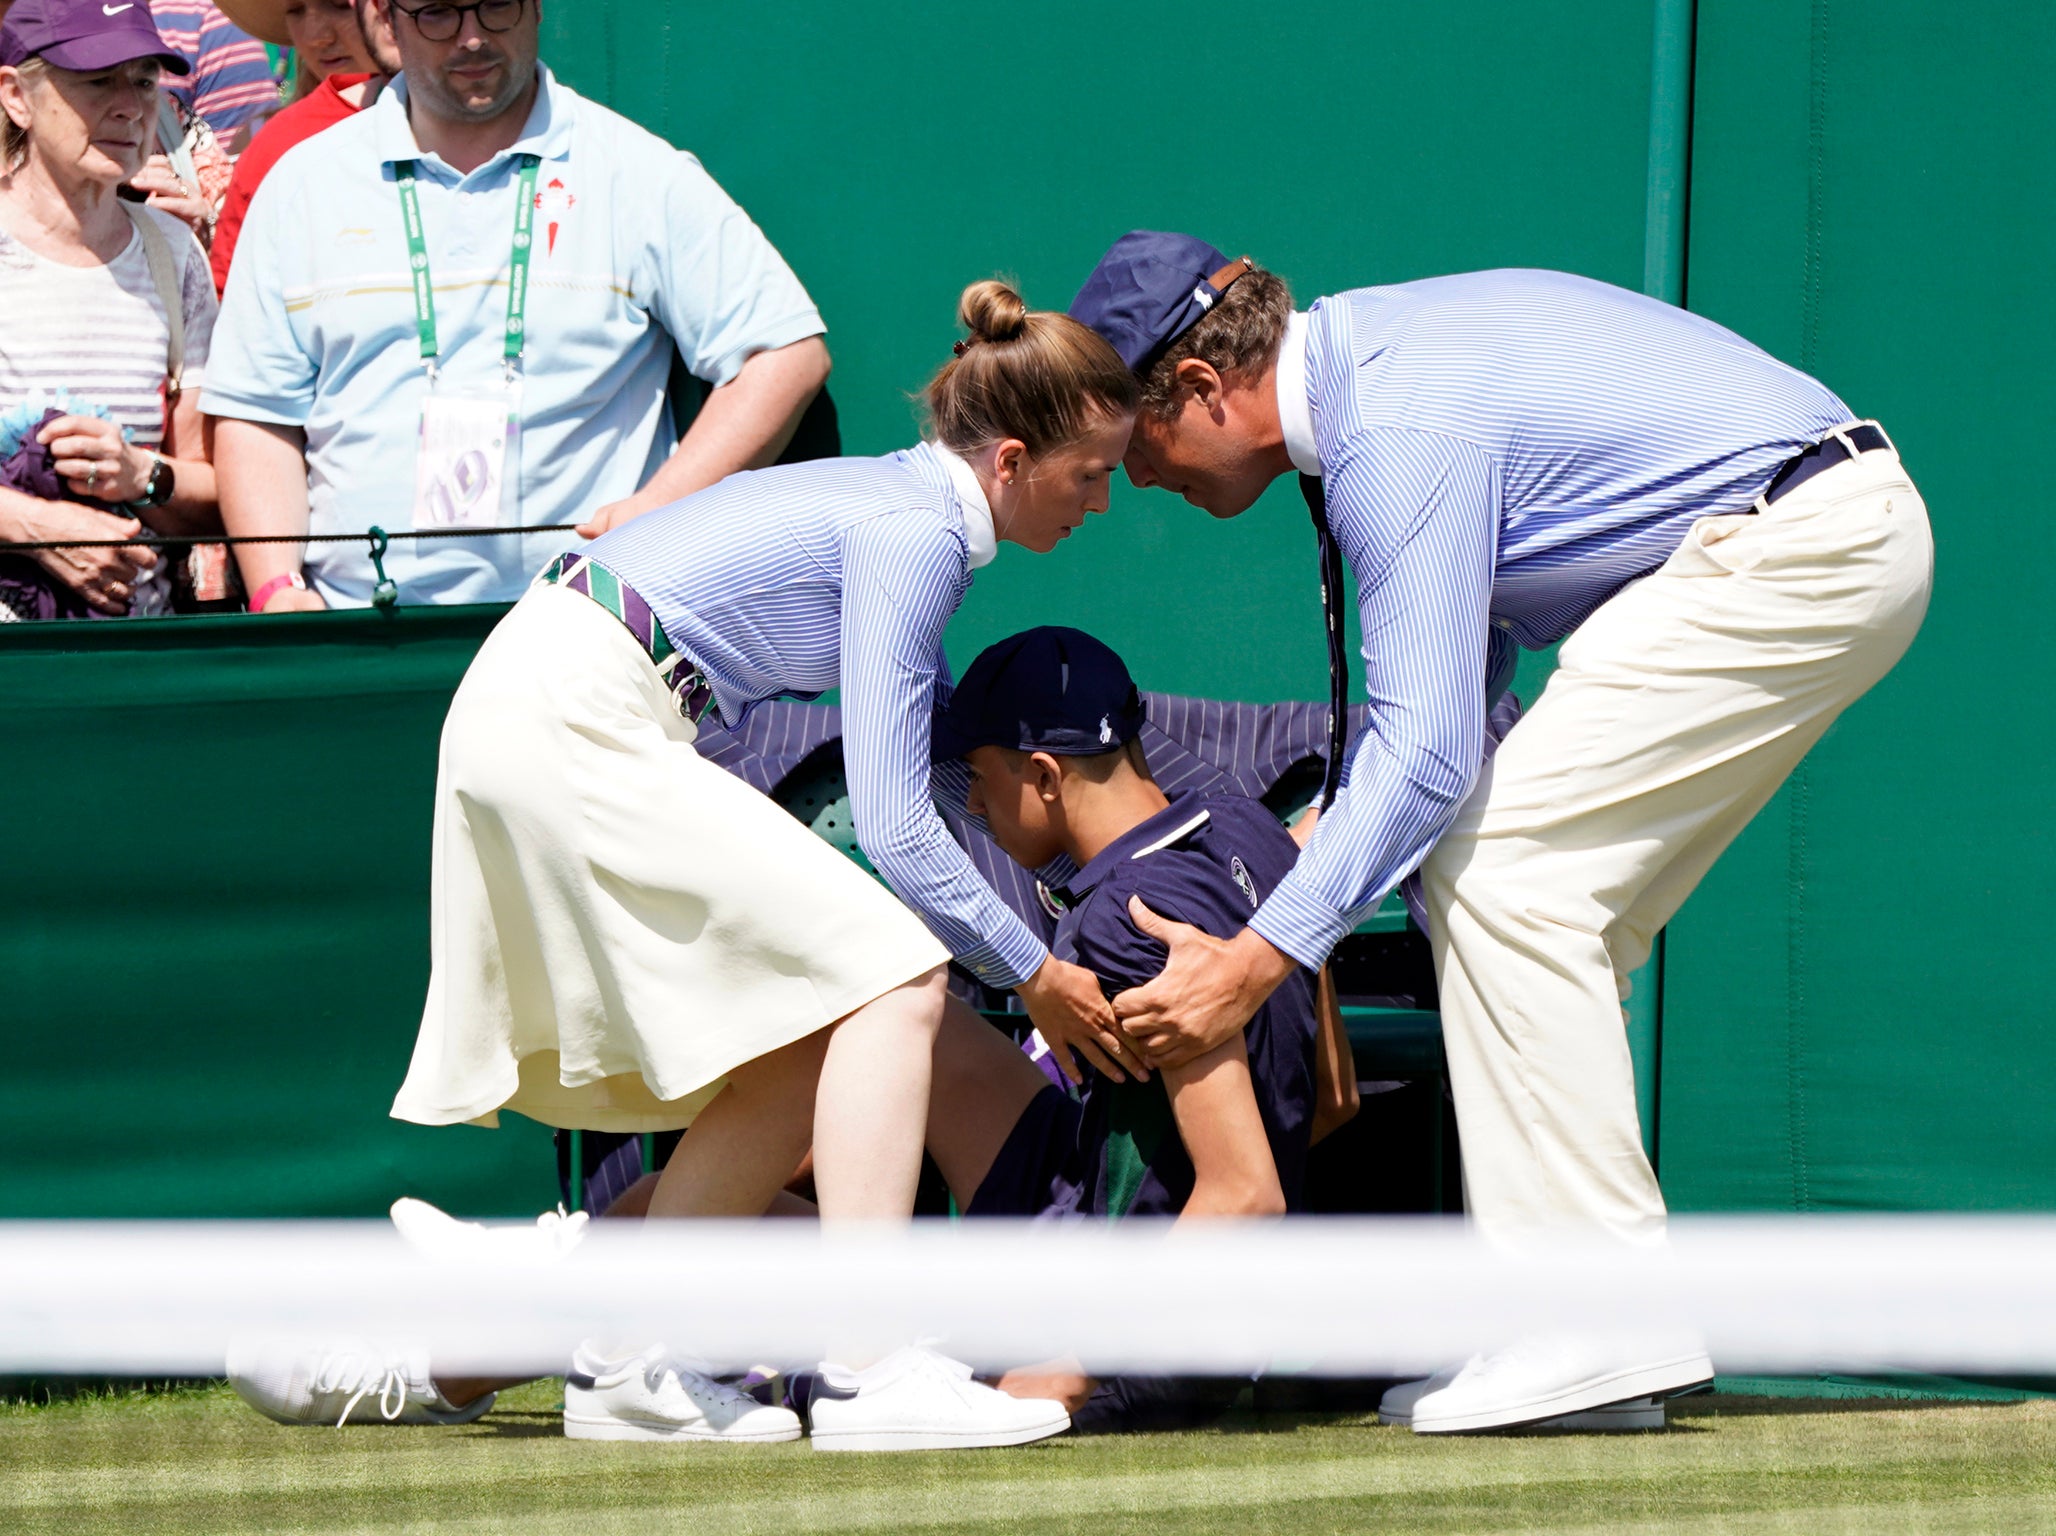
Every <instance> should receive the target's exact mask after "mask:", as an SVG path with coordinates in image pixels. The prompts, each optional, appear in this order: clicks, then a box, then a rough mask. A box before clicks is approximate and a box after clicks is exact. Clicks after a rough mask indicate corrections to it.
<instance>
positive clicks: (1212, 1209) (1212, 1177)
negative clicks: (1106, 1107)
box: [1163, 1034, 1285, 1222]
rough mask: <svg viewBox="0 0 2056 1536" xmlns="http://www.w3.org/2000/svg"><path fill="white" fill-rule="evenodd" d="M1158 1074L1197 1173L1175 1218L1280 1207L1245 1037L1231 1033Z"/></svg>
mask: <svg viewBox="0 0 2056 1536" xmlns="http://www.w3.org/2000/svg"><path fill="white" fill-rule="evenodd" d="M1163 1078H1164V1087H1165V1089H1166V1090H1167V1091H1168V1092H1169V1094H1170V1096H1171V1117H1172V1118H1173V1119H1174V1120H1176V1121H1177V1123H1178V1137H1179V1139H1180V1140H1181V1141H1183V1142H1184V1143H1185V1153H1186V1155H1187V1156H1188V1157H1190V1158H1191V1159H1192V1171H1193V1174H1194V1180H1193V1185H1192V1198H1191V1199H1189V1200H1187V1201H1186V1202H1185V1209H1184V1210H1183V1211H1181V1212H1180V1213H1179V1216H1178V1219H1179V1221H1181V1222H1184V1221H1188V1220H1200V1221H1204V1220H1206V1219H1208V1218H1210V1217H1221V1216H1282V1215H1284V1214H1285V1191H1284V1188H1283V1187H1282V1186H1281V1185H1280V1184H1279V1182H1278V1165H1277V1163H1276V1162H1275V1161H1274V1160H1273V1159H1272V1157H1271V1142H1270V1138H1269V1137H1268V1136H1266V1135H1265V1134H1264V1122H1263V1116H1262V1115H1261V1114H1259V1113H1258V1112H1257V1106H1256V1089H1255V1087H1254V1086H1253V1085H1252V1084H1251V1082H1250V1077H1249V1052H1248V1050H1247V1049H1246V1048H1245V1046H1244V1043H1243V1037H1242V1036H1241V1035H1240V1034H1236V1035H1233V1036H1231V1037H1230V1038H1229V1039H1227V1040H1225V1041H1224V1042H1222V1043H1221V1044H1220V1045H1217V1046H1215V1047H1214V1048H1213V1049H1212V1050H1210V1051H1208V1052H1207V1053H1206V1054H1205V1055H1203V1056H1201V1057H1199V1058H1198V1059H1196V1060H1193V1061H1188V1062H1186V1063H1185V1064H1184V1065H1183V1066H1180V1067H1167V1068H1165V1069H1164V1074H1163Z"/></svg>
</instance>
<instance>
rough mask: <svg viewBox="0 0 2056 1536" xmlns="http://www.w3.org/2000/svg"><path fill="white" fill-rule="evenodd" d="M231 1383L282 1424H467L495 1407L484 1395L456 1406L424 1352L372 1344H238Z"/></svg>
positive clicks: (232, 1354) (230, 1360)
mask: <svg viewBox="0 0 2056 1536" xmlns="http://www.w3.org/2000/svg"><path fill="white" fill-rule="evenodd" d="M228 1379H229V1384H230V1385H231V1386H233V1387H234V1388H235V1389H236V1393H237V1395H238V1396H240V1397H241V1398H242V1400H243V1401H244V1402H246V1403H248V1404H249V1405H250V1406H251V1407H252V1408H255V1409H256V1410H257V1411H258V1412H259V1413H261V1414H263V1415H264V1416H265V1417H266V1418H267V1419H276V1420H277V1421H278V1422H279V1423H281V1424H334V1425H336V1426H337V1427H338V1428H341V1427H342V1426H343V1425H344V1424H346V1423H352V1422H354V1423H358V1424H377V1423H386V1424H469V1423H470V1422H471V1421H472V1420H473V1419H476V1418H480V1417H482V1416H483V1415H484V1414H485V1413H486V1412H488V1411H489V1410H490V1409H491V1408H492V1406H493V1399H494V1396H495V1395H496V1394H494V1393H491V1392H488V1393H486V1394H485V1396H483V1397H481V1398H479V1399H477V1400H476V1401H474V1402H470V1403H466V1404H465V1405H464V1406H463V1407H461V1408H460V1407H458V1406H457V1405H456V1404H455V1403H453V1402H451V1401H450V1400H449V1399H448V1398H446V1397H444V1396H443V1394H442V1392H441V1391H440V1390H439V1389H438V1388H437V1387H436V1384H435V1382H434V1381H433V1380H432V1379H431V1378H430V1376H429V1373H428V1352H427V1351H426V1350H424V1349H419V1348H414V1347H411V1346H407V1345H401V1344H392V1343H379V1342H375V1341H373V1340H370V1339H330V1340H327V1341H324V1342H320V1343H312V1342H309V1341H306V1340H285V1339H265V1340H247V1339H246V1340H238V1341H236V1342H235V1343H233V1344H231V1345H230V1346H229V1352H228Z"/></svg>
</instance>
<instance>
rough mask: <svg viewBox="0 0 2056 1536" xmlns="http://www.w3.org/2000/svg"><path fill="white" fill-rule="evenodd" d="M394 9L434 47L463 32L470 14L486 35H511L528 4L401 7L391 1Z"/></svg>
mask: <svg viewBox="0 0 2056 1536" xmlns="http://www.w3.org/2000/svg"><path fill="white" fill-rule="evenodd" d="M391 3H392V8H393V9H394V10H396V11H398V12H400V14H401V15H403V16H405V17H406V18H407V19H408V20H409V21H411V22H413V23H414V28H415V30H416V31H418V32H419V33H420V34H421V35H422V36H423V37H425V38H427V39H428V41H430V42H431V43H447V42H448V41H449V40H450V39H451V38H453V37H455V36H456V35H457V34H458V33H459V32H461V31H463V30H464V14H465V12H467V11H469V12H471V13H472V14H473V15H475V16H477V17H478V25H479V28H480V29H481V30H482V31H486V32H512V31H513V30H514V28H515V25H516V24H517V23H518V22H519V21H520V20H521V12H522V10H523V9H524V8H525V7H526V6H527V4H528V0H472V3H471V4H469V5H442V4H436V5H402V4H400V3H399V0H391Z"/></svg>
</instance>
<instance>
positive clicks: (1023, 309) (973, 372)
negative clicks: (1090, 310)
mask: <svg viewBox="0 0 2056 1536" xmlns="http://www.w3.org/2000/svg"><path fill="white" fill-rule="evenodd" d="M957 323H958V324H960V325H961V326H963V327H964V329H965V330H967V331H969V332H970V333H971V334H970V336H969V338H968V339H966V340H964V341H960V342H958V343H957V345H956V353H957V355H956V356H955V357H954V358H952V359H951V360H950V361H949V362H947V363H944V364H943V365H942V368H941V370H940V371H939V372H937V374H936V375H935V377H934V378H933V379H931V380H929V381H928V388H927V389H926V390H925V391H924V392H923V395H922V399H923V403H924V404H925V405H926V406H927V410H928V419H929V422H930V423H931V425H932V426H933V427H934V429H935V436H936V438H937V439H938V440H939V441H940V442H941V443H942V445H943V446H944V447H945V448H950V449H953V450H954V451H956V452H958V453H970V452H973V451H974V450H976V449H979V448H983V447H984V446H985V445H986V444H988V443H995V442H998V441H999V440H1000V439H1002V438H1008V437H1016V438H1019V439H1020V440H1021V441H1022V442H1023V443H1024V444H1026V445H1027V448H1028V451H1029V452H1030V453H1034V454H1040V453H1046V452H1048V451H1049V450H1050V449H1052V448H1061V447H1063V446H1065V445H1066V444H1069V443H1075V442H1076V441H1078V439H1080V438H1081V437H1083V436H1084V435H1085V434H1086V432H1087V431H1089V430H1090V429H1091V428H1092V427H1093V426H1094V425H1095V424H1096V423H1097V422H1098V421H1099V420H1101V419H1103V418H1106V417H1110V416H1127V415H1131V414H1133V412H1134V410H1135V406H1136V401H1137V399H1138V398H1139V396H1138V392H1137V386H1136V382H1135V376H1134V375H1133V374H1131V373H1130V372H1129V371H1128V369H1127V367H1126V365H1125V364H1123V363H1122V361H1121V359H1120V356H1119V354H1117V353H1116V352H1115V351H1114V349H1113V348H1112V347H1110V346H1109V345H1107V343H1106V340H1105V339H1104V338H1103V337H1101V336H1100V335H1099V334H1098V333H1097V332H1095V331H1093V330H1091V329H1090V328H1088V327H1086V326H1083V325H1080V324H1079V323H1078V322H1077V321H1076V320H1073V319H1072V318H1071V317H1070V316H1069V315H1063V314H1058V313H1056V312H1055V311H1053V310H1046V309H1030V308H1029V307H1028V306H1027V304H1026V303H1025V302H1023V300H1022V298H1021V295H1020V294H1019V293H1017V292H1016V291H1015V290H1014V288H1013V286H1012V285H1011V284H1009V283H1005V282H1002V281H1000V280H999V279H997V278H987V279H986V280H985V281H983V282H978V283H973V284H971V286H970V287H968V288H966V289H965V290H964V293H963V297H962V298H960V299H958V301H957Z"/></svg>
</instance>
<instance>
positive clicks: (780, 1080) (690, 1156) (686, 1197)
mask: <svg viewBox="0 0 2056 1536" xmlns="http://www.w3.org/2000/svg"><path fill="white" fill-rule="evenodd" d="M890 995H892V994H888V996H890ZM880 1001H883V999H880ZM869 1006H871V1007H876V1006H877V1004H876V1003H873V1004H871V1005H869ZM863 1011H864V1010H862V1009H859V1010H858V1012H857V1013H856V1014H852V1015H850V1018H851V1019H854V1018H857V1017H858V1016H860V1015H861V1014H862V1013H863ZM847 1023H848V1020H845V1021H844V1024H843V1025H838V1026H836V1029H838V1030H839V1029H841V1028H843V1027H845V1026H846V1025H847ZM832 1033H833V1031H831V1030H825V1029H824V1030H818V1031H816V1032H815V1033H814V1034H811V1035H809V1036H807V1037H806V1038H805V1039H804V1040H795V1041H794V1042H793V1043H792V1044H791V1045H787V1046H781V1047H780V1048H779V1049H777V1050H775V1051H772V1052H770V1053H769V1054H768V1055H764V1056H759V1057H758V1058H757V1059H756V1060H755V1061H752V1062H747V1063H745V1064H744V1065H742V1066H740V1067H737V1068H736V1069H735V1070H734V1071H733V1072H731V1073H729V1074H728V1086H727V1087H725V1088H723V1089H722V1090H721V1092H720V1093H719V1094H717V1095H715V1098H714V1102H713V1103H711V1104H709V1105H708V1106H707V1107H706V1108H705V1109H703V1110H701V1111H700V1113H699V1115H698V1116H697V1117H696V1118H695V1119H694V1120H693V1123H692V1129H691V1130H689V1131H688V1132H686V1134H685V1136H684V1138H683V1139H682V1140H680V1142H679V1143H678V1150H677V1151H675V1152H673V1153H672V1154H671V1160H670V1161H669V1162H668V1163H666V1164H665V1165H664V1171H663V1173H662V1174H661V1175H659V1176H658V1179H657V1183H656V1187H655V1188H654V1189H653V1190H652V1191H651V1192H650V1196H649V1206H648V1214H649V1215H650V1216H652V1217H671V1216H761V1215H763V1214H764V1212H765V1211H766V1210H767V1209H768V1208H769V1207H770V1205H771V1203H772V1200H773V1199H774V1197H775V1196H776V1195H777V1194H778V1192H779V1191H780V1190H781V1189H783V1188H784V1187H785V1181H786V1180H787V1179H789V1178H791V1177H792V1171H793V1169H795V1168H797V1167H798V1166H799V1163H800V1159H801V1158H802V1157H804V1156H805V1155H806V1151H807V1142H808V1140H809V1138H810V1137H811V1136H812V1135H813V1120H814V1098H815V1091H816V1084H817V1083H819V1082H820V1081H821V1079H822V1076H823V1071H822V1057H823V1055H824V1054H825V1053H827V1052H828V1051H829V1049H830V1046H831V1036H832ZM912 1198H913V1197H912V1196H911V1195H909V1196H908V1201H909V1205H910V1207H911V1203H912Z"/></svg>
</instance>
